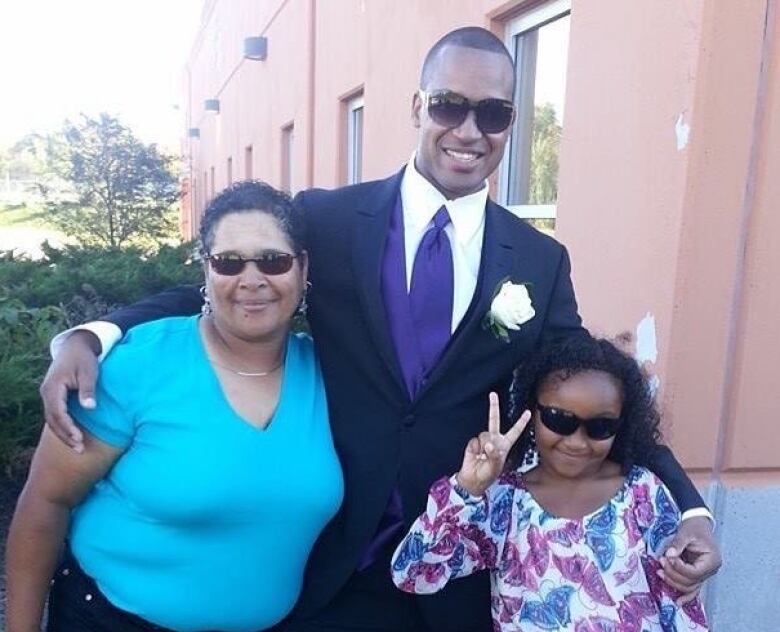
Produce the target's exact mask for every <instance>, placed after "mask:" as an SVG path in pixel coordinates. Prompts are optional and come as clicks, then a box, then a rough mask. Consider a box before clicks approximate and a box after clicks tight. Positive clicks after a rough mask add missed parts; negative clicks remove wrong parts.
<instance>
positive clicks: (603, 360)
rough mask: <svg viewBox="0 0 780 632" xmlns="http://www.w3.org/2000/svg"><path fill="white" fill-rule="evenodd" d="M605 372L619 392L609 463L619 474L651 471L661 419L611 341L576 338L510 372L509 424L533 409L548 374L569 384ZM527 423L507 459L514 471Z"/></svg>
mask: <svg viewBox="0 0 780 632" xmlns="http://www.w3.org/2000/svg"><path fill="white" fill-rule="evenodd" d="M592 370H593V371H604V372H605V373H609V374H610V375H612V376H614V377H615V378H617V380H618V382H620V384H621V386H622V390H623V407H622V411H621V417H620V418H621V423H620V426H619V429H618V432H617V435H616V436H615V442H614V443H613V444H612V449H611V450H610V453H609V456H608V458H609V459H610V460H611V461H614V462H616V463H618V464H619V465H620V466H621V469H622V471H623V473H624V474H627V473H628V471H629V470H630V469H631V467H632V466H633V465H643V466H646V467H647V466H650V462H651V461H652V459H653V456H654V454H655V451H656V448H657V447H658V445H659V443H660V441H661V433H660V428H659V425H660V414H659V412H658V409H657V408H656V404H655V398H654V397H653V393H652V391H651V389H650V385H649V382H648V379H647V376H646V375H645V374H644V373H643V372H642V369H640V367H639V365H638V364H637V363H636V360H634V359H633V358H632V357H631V356H629V355H627V354H626V353H624V352H623V351H621V350H620V349H618V348H617V347H616V346H615V345H614V344H613V343H612V342H610V341H609V340H606V339H603V338H594V337H592V336H590V335H589V334H583V335H581V336H580V335H578V336H576V337H572V338H568V339H566V340H563V341H559V342H553V343H549V344H547V345H545V346H544V347H543V348H542V349H540V350H539V351H538V352H537V353H535V354H533V356H532V357H531V358H529V360H528V361H527V362H524V363H523V364H521V365H520V366H518V367H517V369H516V370H515V375H514V380H513V383H512V390H511V402H512V409H513V413H512V417H511V418H512V419H515V418H516V417H518V416H519V414H520V413H521V412H522V411H524V410H526V409H527V410H532V411H533V410H535V408H536V404H537V401H536V398H537V396H538V393H539V390H540V388H541V387H542V386H543V385H544V383H545V381H546V380H547V379H548V378H549V377H550V375H551V374H553V373H555V374H556V379H559V380H561V381H565V380H568V379H569V378H571V377H572V376H574V375H576V374H578V373H581V372H583V371H592ZM530 429H531V425H530V424H529V426H528V427H526V431H525V432H524V433H523V435H522V436H521V438H520V439H519V440H518V442H517V443H516V444H515V446H514V448H513V450H512V453H511V454H510V457H509V459H508V464H509V467H517V466H518V465H519V464H520V463H521V462H522V460H523V458H524V457H525V456H526V454H527V452H528V451H529V449H531V445H530V443H531V441H530Z"/></svg>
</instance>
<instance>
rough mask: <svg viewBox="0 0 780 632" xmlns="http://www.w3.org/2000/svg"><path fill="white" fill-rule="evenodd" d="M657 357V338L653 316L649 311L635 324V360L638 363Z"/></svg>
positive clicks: (653, 361) (650, 360)
mask: <svg viewBox="0 0 780 632" xmlns="http://www.w3.org/2000/svg"><path fill="white" fill-rule="evenodd" d="M657 359H658V340H657V338H656V335H655V316H653V315H652V314H651V313H650V312H648V313H647V314H645V317H644V318H643V319H642V320H641V321H639V324H638V325H637V326H636V361H637V362H639V364H644V363H645V362H652V363H653V364H655V361H656V360H657Z"/></svg>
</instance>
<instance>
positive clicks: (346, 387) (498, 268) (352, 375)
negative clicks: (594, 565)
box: [109, 173, 703, 630]
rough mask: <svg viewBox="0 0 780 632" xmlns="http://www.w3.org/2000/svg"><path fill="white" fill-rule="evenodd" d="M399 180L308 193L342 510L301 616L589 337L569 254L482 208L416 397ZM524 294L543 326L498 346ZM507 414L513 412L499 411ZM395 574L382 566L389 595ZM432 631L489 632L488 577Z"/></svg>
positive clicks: (677, 481) (455, 588)
mask: <svg viewBox="0 0 780 632" xmlns="http://www.w3.org/2000/svg"><path fill="white" fill-rule="evenodd" d="M401 175H402V174H401V173H398V174H396V175H395V176H393V177H391V178H388V179H386V180H381V181H375V182H369V183H365V184H359V185H355V186H351V187H346V188H342V189H337V190H334V191H324V190H311V191H306V192H304V193H301V194H299V195H298V196H297V198H296V204H298V205H299V207H300V208H302V209H303V211H304V212H305V213H306V220H307V230H308V244H307V248H308V251H309V257H310V280H311V282H312V287H311V290H310V292H309V322H310V325H311V329H312V334H313V336H314V340H315V344H316V348H317V351H318V353H319V358H320V362H321V365H322V370H323V374H324V377H325V384H326V388H327V391H328V402H329V408H330V416H331V424H332V428H333V437H334V441H335V444H336V448H337V450H338V453H339V455H340V458H341V463H342V465H343V468H344V476H345V497H344V503H343V505H342V508H341V510H340V512H339V513H338V515H337V516H336V517H335V518H334V519H333V521H332V522H331V523H330V524H329V525H328V526H327V527H326V529H325V531H324V532H323V534H322V536H321V537H320V539H319V541H318V543H317V545H316V547H315V549H314V551H313V552H312V555H311V557H310V560H309V566H308V569H307V580H306V584H305V587H304V591H303V593H302V595H301V599H300V601H299V606H298V611H299V612H300V613H302V614H304V615H305V614H306V613H312V612H315V611H316V610H317V609H319V608H321V607H323V606H325V605H326V604H327V603H328V602H329V601H330V600H331V599H332V598H333V597H334V596H335V594H336V593H337V592H338V590H339V589H340V588H341V587H342V586H343V585H344V583H345V582H346V581H347V579H348V578H349V576H350V574H351V573H352V572H353V571H354V569H355V566H356V564H357V563H358V560H359V557H360V555H361V553H362V552H363V551H364V550H365V548H366V546H367V545H368V543H369V542H370V540H371V538H372V536H373V535H374V533H375V532H376V529H377V525H378V523H379V520H380V518H381V516H382V514H383V512H384V510H385V508H386V506H387V502H388V498H389V496H390V493H391V490H392V489H393V488H394V487H396V486H397V488H398V489H399V490H400V493H401V497H402V501H403V507H404V512H405V518H406V520H407V522H408V523H409V524H411V522H412V521H413V520H414V519H415V518H416V517H417V516H418V515H419V514H420V513H421V512H422V511H423V509H424V507H425V502H426V498H427V493H428V489H429V487H430V485H431V483H433V482H434V481H435V480H436V479H438V478H440V477H441V476H443V475H448V474H451V473H453V472H455V471H457V470H458V468H459V466H460V463H461V460H462V456H463V451H464V448H465V446H466V443H467V442H468V440H469V439H470V438H471V437H473V436H475V435H476V434H477V433H479V432H480V431H482V430H484V427H485V424H486V419H487V401H488V398H487V394H488V392H489V391H490V390H496V391H498V392H499V394H500V396H502V399H504V402H505V403H506V394H507V391H508V385H509V381H510V377H511V373H512V369H513V368H514V366H515V365H516V364H517V363H518V362H519V361H520V360H522V359H523V358H525V357H526V356H527V355H528V354H530V353H533V351H534V349H536V348H537V346H538V345H539V343H540V341H541V340H542V339H543V338H554V337H563V336H571V335H577V334H578V333H582V332H583V331H584V330H583V329H582V325H581V321H580V317H579V316H578V314H577V304H576V301H575V298H574V291H573V288H572V283H571V278H570V266H569V258H568V255H567V253H566V250H565V249H564V248H563V246H561V245H560V244H559V243H558V242H556V241H555V240H554V239H552V238H550V237H547V236H545V235H543V234H541V233H539V232H538V231H536V230H535V229H533V228H531V227H530V226H529V225H528V224H526V223H525V222H523V221H521V220H519V219H518V218H516V217H515V216H514V215H512V214H511V213H510V212H509V211H507V210H506V209H504V208H502V207H501V206H499V205H497V204H495V203H494V202H492V201H488V202H487V207H486V217H485V232H484V243H483V250H482V261H481V267H480V273H479V279H478V283H477V288H476V291H475V295H474V298H473V300H472V303H471V305H470V307H469V309H468V311H467V313H466V315H465V317H464V318H463V320H462V322H461V324H460V326H459V327H458V329H457V331H456V332H455V334H454V336H453V338H452V340H451V342H450V344H449V346H448V347H447V349H446V350H445V352H444V354H443V356H442V358H441V360H440V362H439V364H438V365H437V367H436V368H435V370H434V371H433V373H432V374H431V376H430V378H429V380H428V382H427V383H426V384H425V385H424V387H423V388H422V390H421V392H420V393H419V395H418V397H417V398H416V399H415V400H414V401H411V400H410V397H409V395H408V393H407V390H406V388H405V386H404V382H403V379H402V376H401V369H400V366H399V363H398V361H397V359H396V355H395V350H394V348H393V344H392V341H391V338H390V334H389V331H388V325H387V319H386V316H385V310H384V305H383V301H382V295H381V288H380V266H381V262H382V254H383V248H384V243H385V237H386V233H387V228H388V224H389V220H390V214H391V211H392V208H393V205H394V204H395V202H396V199H397V196H398V195H399V187H400V181H401ZM506 278H509V279H511V280H512V281H513V282H515V283H526V284H528V286H529V288H530V294H531V299H532V301H533V304H534V308H535V310H536V316H535V317H534V318H533V319H532V320H530V321H529V322H527V323H525V324H524V325H522V327H521V328H520V330H519V331H517V332H510V342H509V343H506V342H503V341H500V340H498V339H497V338H496V337H494V335H493V334H492V333H491V332H490V331H488V330H486V329H484V328H483V327H482V320H483V318H484V316H485V314H486V313H487V312H488V310H489V308H490V303H491V300H492V297H493V295H494V292H495V290H496V288H497V286H498V285H499V283H500V282H501V281H502V280H504V279H506ZM199 306H200V301H199V297H198V296H197V295H196V294H195V293H194V291H193V290H190V291H178V292H175V291H172V292H169V293H168V294H163V295H159V296H158V297H153V298H152V299H149V300H147V301H145V302H144V303H142V304H139V305H138V306H134V307H131V308H127V309H125V310H122V311H120V312H117V313H114V314H113V315H112V316H111V317H110V318H109V320H112V321H113V322H115V323H116V324H118V325H120V327H122V328H123V329H127V328H128V327H130V326H132V325H134V324H137V323H138V322H140V321H141V320H148V319H149V318H150V317H159V316H161V315H171V314H175V313H190V312H192V311H194V310H196V309H198V308H199ZM503 408H504V410H506V408H507V406H506V405H505V406H503ZM655 469H656V471H657V472H658V473H659V474H660V475H661V477H662V478H663V479H664V481H665V482H666V483H667V485H669V487H670V488H671V489H672V492H673V493H674V495H675V497H676V498H677V499H678V501H679V502H680V504H681V505H682V506H683V507H684V508H687V507H689V506H698V505H701V504H703V503H702V502H701V499H700V497H699V496H698V493H697V492H696V490H695V488H694V487H693V486H692V485H691V484H690V482H689V481H688V479H687V477H686V476H685V473H684V472H683V470H682V468H681V467H680V466H679V465H678V464H677V463H676V461H675V460H674V458H673V457H672V455H671V452H669V451H668V450H665V449H662V450H660V451H659V464H658V467H657V468H655ZM389 585H390V581H389V569H388V586H389ZM420 607H421V608H422V610H423V613H424V616H425V617H426V619H428V620H429V622H430V623H431V624H432V625H433V629H436V630H455V629H465V628H474V629H476V628H478V627H479V626H485V629H490V627H489V626H490V623H489V621H490V619H489V616H490V606H489V585H488V577H487V575H486V574H478V575H476V576H473V577H471V578H467V579H462V580H458V581H455V582H452V583H451V584H450V585H449V586H448V587H447V588H446V589H445V590H443V591H442V592H441V593H438V594H437V595H432V596H425V597H421V598H420Z"/></svg>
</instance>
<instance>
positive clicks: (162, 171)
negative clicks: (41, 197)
mask: <svg viewBox="0 0 780 632" xmlns="http://www.w3.org/2000/svg"><path fill="white" fill-rule="evenodd" d="M45 151H46V158H47V164H48V168H49V170H50V171H51V172H52V173H53V174H55V175H56V176H57V177H58V178H59V179H60V180H62V181H64V182H66V183H67V184H68V190H67V191H64V192H63V191H51V190H47V191H45V192H44V194H45V195H46V198H47V204H46V210H47V213H48V220H49V221H50V222H51V223H52V224H53V225H55V226H57V227H59V228H60V229H62V230H63V231H64V232H65V233H67V234H68V235H71V236H73V237H75V238H76V239H78V240H79V241H80V242H81V243H82V244H85V245H97V246H108V247H111V248H121V247H124V246H127V245H130V244H133V243H146V244H148V243H149V241H153V242H159V241H161V240H164V239H166V238H170V237H172V236H174V234H175V228H176V222H175V211H174V207H173V205H174V202H175V201H176V200H177V198H178V195H179V187H178V183H177V179H176V176H175V175H174V171H173V164H174V163H173V159H172V158H171V157H169V156H165V155H163V154H161V153H160V152H159V151H158V150H157V147H156V145H154V144H152V145H147V144H144V143H142V142H141V141H140V140H139V139H138V138H136V137H135V135H134V134H133V132H132V131H131V130H130V129H129V128H127V127H125V126H124V125H123V124H122V123H121V122H120V121H119V120H118V119H116V118H114V117H112V116H109V115H107V114H100V115H99V116H98V118H91V117H88V116H82V119H81V121H79V122H78V123H73V122H71V121H66V122H65V125H64V127H63V129H62V131H61V132H60V133H58V134H54V135H51V136H49V137H47V138H46V139H45Z"/></svg>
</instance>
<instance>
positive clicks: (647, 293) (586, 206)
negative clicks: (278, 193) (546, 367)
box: [185, 0, 780, 632]
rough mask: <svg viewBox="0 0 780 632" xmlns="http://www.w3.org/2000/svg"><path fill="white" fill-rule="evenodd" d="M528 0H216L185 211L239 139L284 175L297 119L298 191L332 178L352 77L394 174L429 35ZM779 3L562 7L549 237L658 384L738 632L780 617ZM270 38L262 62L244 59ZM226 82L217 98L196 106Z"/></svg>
mask: <svg viewBox="0 0 780 632" xmlns="http://www.w3.org/2000/svg"><path fill="white" fill-rule="evenodd" d="M536 4H539V3H538V2H527V1H526V2H524V1H510V2H501V1H500V0H480V1H474V0H446V1H445V0H426V1H425V2H411V1H406V2H397V1H395V2H393V1H391V0H328V1H327V2H316V1H315V0H267V1H250V0H230V1H229V2H228V1H227V0H211V1H210V2H209V3H207V6H206V7H205V9H204V22H203V27H202V30H201V33H200V35H199V37H198V40H197V42H196V44H195V46H194V47H193V51H192V54H191V56H190V63H189V65H188V69H187V77H188V78H187V80H186V81H185V83H186V84H187V86H188V94H189V103H190V109H189V118H190V123H189V126H190V127H193V126H194V127H199V128H200V134H201V136H200V139H199V140H192V139H188V141H187V142H185V145H186V147H187V152H188V155H189V156H190V158H189V160H190V161H191V165H192V168H191V172H190V178H191V180H192V179H194V186H193V189H195V191H196V193H195V195H194V196H193V195H190V196H189V197H188V201H189V202H190V203H191V208H189V209H187V215H188V217H189V218H190V220H191V221H190V222H189V223H190V225H191V226H192V227H193V228H195V227H197V218H198V215H199V213H200V212H201V210H202V207H203V204H204V201H205V199H206V198H207V197H208V195H209V194H208V192H205V193H204V189H203V183H202V182H201V181H202V179H203V177H204V173H207V174H209V173H210V171H209V170H210V168H211V167H212V166H214V167H215V178H216V182H215V188H216V191H219V190H220V189H221V188H222V187H223V186H225V184H226V173H225V171H226V168H225V165H226V160H227V158H228V157H229V156H232V157H233V172H234V174H237V175H240V174H244V173H245V167H244V165H243V164H242V161H243V160H244V148H245V147H246V146H247V145H249V144H251V145H252V146H253V147H254V152H253V153H254V165H253V174H254V176H255V177H259V178H262V179H265V180H268V181H269V182H271V183H272V184H276V185H279V184H280V182H281V156H282V151H281V138H282V136H281V130H282V128H283V127H284V126H286V125H288V124H289V123H290V122H294V126H295V137H294V138H295V145H294V173H293V183H294V188H296V189H300V188H304V187H309V186H323V187H335V186H339V185H340V184H343V183H344V181H345V146H344V140H343V139H344V138H345V127H344V126H345V105H344V102H345V99H347V98H348V97H350V96H353V95H355V94H356V93H358V92H361V91H362V93H363V95H364V101H365V128H364V148H365V149H364V163H363V175H364V179H372V178H378V177H383V176H385V175H387V174H389V173H392V172H393V171H395V170H397V169H398V168H399V167H400V166H401V165H402V164H403V162H404V161H405V160H407V158H408V156H409V155H410V153H411V151H412V149H413V147H414V143H415V130H414V129H413V128H412V126H411V121H410V118H409V113H410V106H411V97H412V94H413V92H414V90H415V89H416V88H417V79H418V73H419V68H420V64H421V62H422V59H423V56H424V54H425V52H426V50H427V49H428V47H429V46H430V45H431V44H432V43H433V42H434V41H435V40H436V39H437V38H438V37H439V36H440V35H442V34H443V33H445V32H447V31H448V30H450V29H452V28H454V27H456V26H460V25H464V24H478V25H483V26H486V27H488V28H491V29H492V30H493V31H494V32H496V33H497V34H498V35H499V36H501V35H503V29H504V25H505V24H506V20H507V19H508V18H509V17H511V16H513V15H515V14H517V13H518V12H522V11H525V10H527V9H529V8H530V7H532V6H535V5H536ZM778 4H780V0H751V1H750V2H721V1H720V0H655V1H654V2H630V3H629V2H625V0H599V2H594V1H587V0H573V2H572V16H571V36H570V48H569V66H568V77H567V93H566V120H565V123H564V129H563V140H562V146H561V155H560V174H559V199H558V219H557V226H556V231H557V237H558V238H559V239H560V240H561V241H563V242H564V243H565V244H566V245H567V246H568V247H569V249H570V251H571V254H572V261H573V274H574V281H575V285H576V289H577V296H578V299H579V302H580V311H581V313H582V315H583V317H584V319H585V321H586V324H587V325H588V326H589V327H590V328H591V329H592V330H593V331H596V332H599V333H603V334H607V335H613V334H616V333H618V332H622V331H631V332H634V334H635V337H636V339H637V344H638V347H639V349H640V350H641V352H642V357H643V358H644V359H645V360H646V366H647V368H648V369H649V370H650V371H651V372H652V373H654V374H655V375H656V376H657V378H658V381H659V384H660V401H661V403H662V408H663V411H664V419H665V430H666V434H667V437H668V439H669V441H670V442H671V443H672V445H673V447H674V449H675V453H676V454H677V455H678V457H679V458H680V460H681V461H682V462H683V464H684V465H685V466H686V468H688V469H689V471H690V472H691V473H692V474H693V476H694V478H695V480H696V481H697V482H698V483H699V484H700V486H701V489H702V490H703V491H704V492H705V494H706V496H707V498H708V502H709V504H710V506H711V507H712V509H713V510H714V512H715V514H716V517H717V519H718V529H717V532H716V533H717V535H718V538H719V541H720V543H721V546H722V547H723V552H724V558H725V563H724V568H723V570H722V572H721V573H720V575H719V576H718V577H717V578H716V579H715V580H714V581H713V582H711V585H710V586H709V589H708V594H707V606H708V609H709V611H710V613H711V615H712V618H713V621H714V629H717V630H722V631H728V632H732V631H736V630H757V631H758V630H761V631H764V630H767V631H768V630H773V629H775V628H776V627H777V625H776V621H777V620H778V619H779V618H780V601H778V600H776V599H769V598H767V596H766V595H765V594H764V592H766V591H760V590H759V591H756V590H750V589H751V588H752V587H753V585H754V584H755V583H756V578H760V580H759V581H760V582H761V585H762V586H763V585H765V584H766V585H767V587H769V588H770V589H771V588H778V587H780V570H779V569H780V564H779V562H780V544H778V542H777V534H778V533H780V504H778V499H780V456H779V455H778V452H779V449H780V425H778V424H777V423H776V421H775V418H777V417H778V416H779V415H778V413H779V412H780V405H779V404H778V400H777V393H778V391H780V388H779V387H780V378H778V377H777V376H778V375H779V374H780V372H779V371H777V370H775V367H774V366H773V358H774V356H775V355H776V354H777V353H778V350H780V334H778V328H777V327H776V324H775V315H776V314H777V313H780V275H778V271H780V254H778V251H777V249H776V248H774V247H773V239H774V238H775V236H776V235H777V234H780V214H778V213H777V212H776V210H777V204H778V200H780V178H778V174H780V60H779V59H778V58H779V57H780V10H779V9H778ZM261 34H262V35H266V36H267V37H268V40H269V47H268V59H267V60H266V61H264V62H253V61H241V52H242V51H241V45H242V42H243V38H244V37H245V36H247V35H261ZM217 94H218V95H219V98H220V101H221V107H222V111H221V114H220V115H219V116H214V115H209V114H204V113H203V108H202V102H203V100H204V99H205V98H212V97H214V96H215V95H217ZM208 177H210V176H208ZM208 177H207V179H208ZM492 190H494V191H495V190H496V189H495V182H493V183H492ZM767 582H768V583H767Z"/></svg>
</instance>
